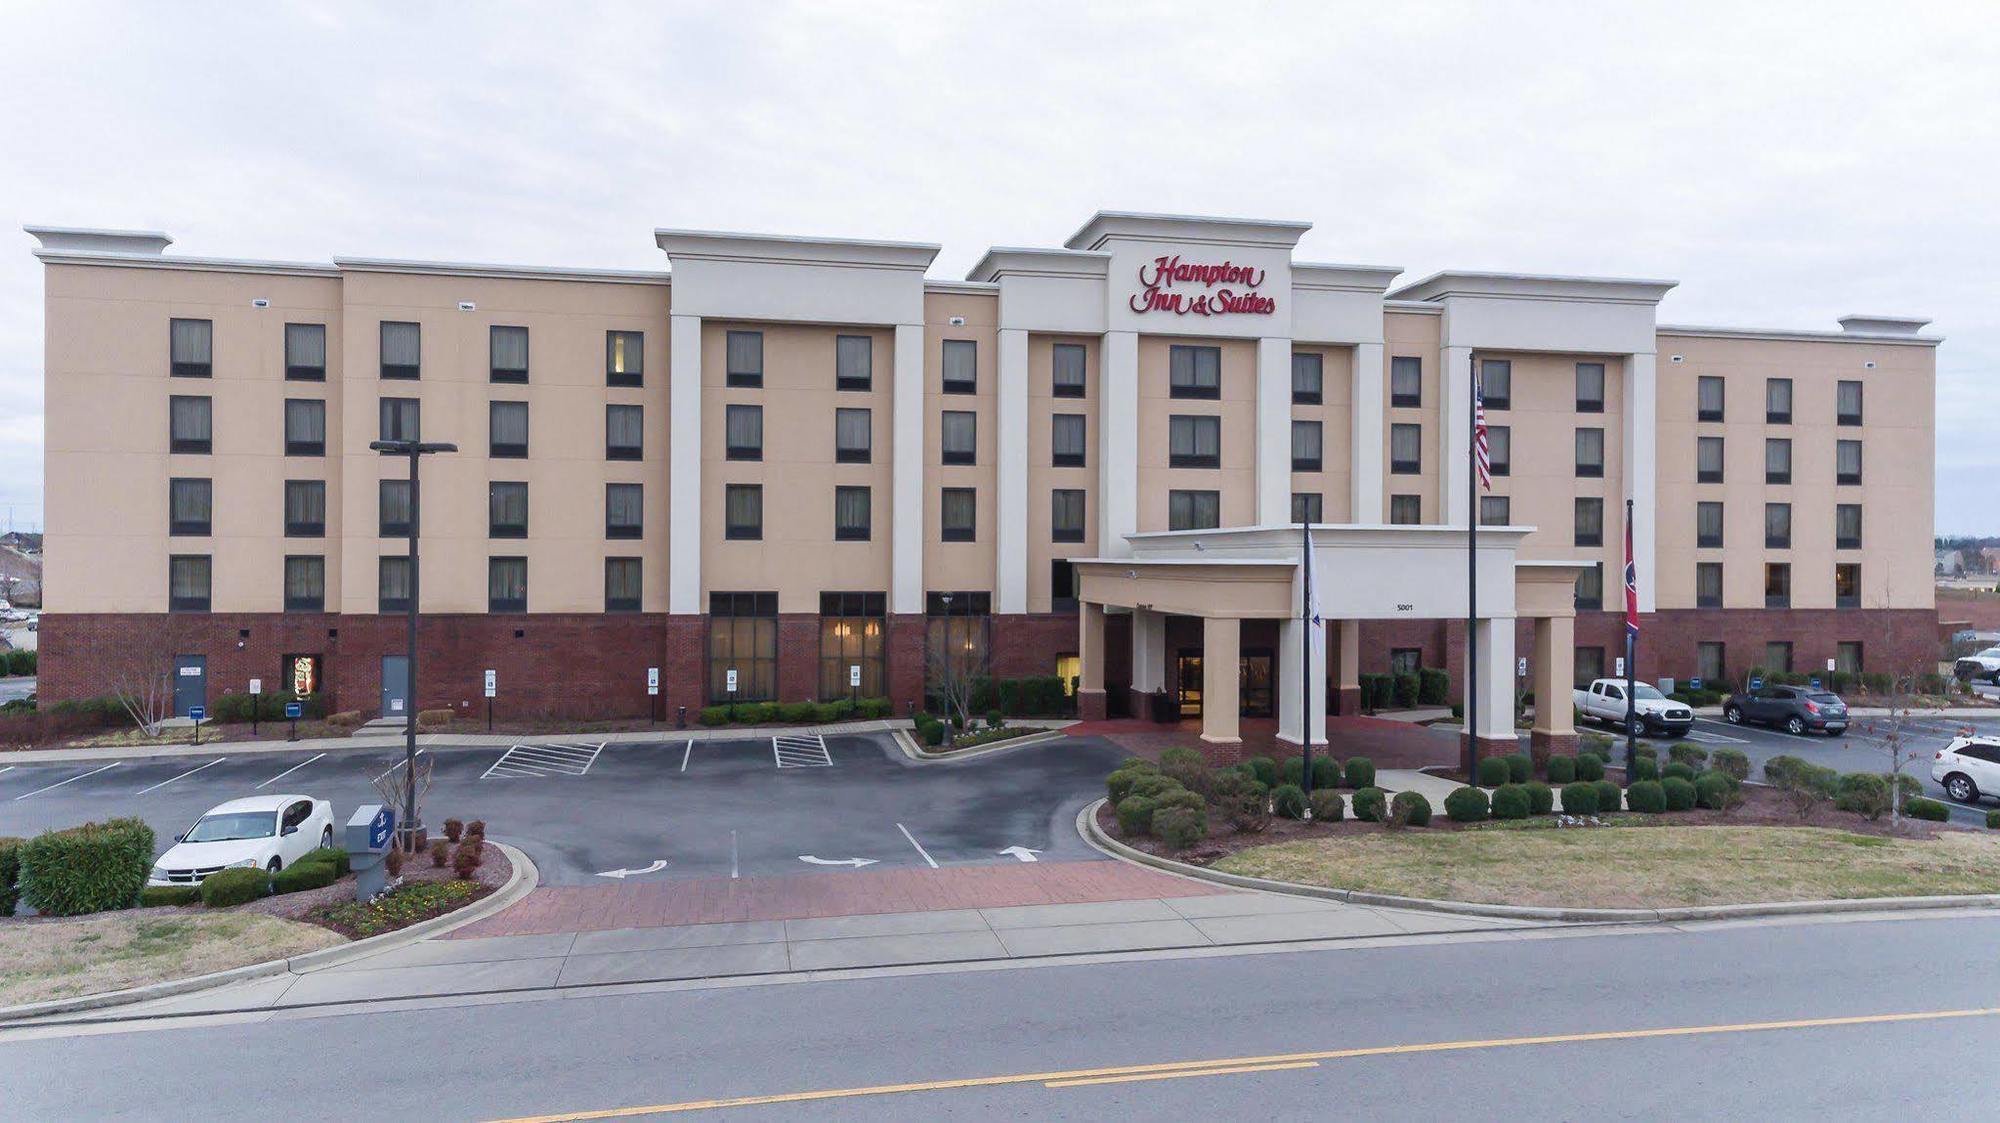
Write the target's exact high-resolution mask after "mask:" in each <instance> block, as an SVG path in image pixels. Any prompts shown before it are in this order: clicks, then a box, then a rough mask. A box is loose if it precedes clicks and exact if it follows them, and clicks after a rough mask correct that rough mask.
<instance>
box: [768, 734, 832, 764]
mask: <svg viewBox="0 0 2000 1123" xmlns="http://www.w3.org/2000/svg"><path fill="white" fill-rule="evenodd" d="M771 759H772V761H773V762H775V763H776V764H777V766H778V767H779V768H831V767H833V754H831V753H829V752H827V751H826V738H825V737H822V736H820V735H819V734H817V733H792V734H784V735H781V736H777V737H773V738H771Z"/></svg>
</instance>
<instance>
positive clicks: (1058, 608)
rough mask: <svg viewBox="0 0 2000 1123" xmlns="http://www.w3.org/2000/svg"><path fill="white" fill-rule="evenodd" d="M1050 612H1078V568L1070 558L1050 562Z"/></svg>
mask: <svg viewBox="0 0 2000 1123" xmlns="http://www.w3.org/2000/svg"><path fill="white" fill-rule="evenodd" d="M1049 611H1050V612H1075V611H1076V567H1075V566H1074V565H1071V564H1070V561H1069V559H1068V558H1055V559H1052V560H1051V561H1050V562H1049Z"/></svg>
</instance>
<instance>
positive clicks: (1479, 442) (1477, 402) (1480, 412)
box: [1472, 374, 1493, 491]
mask: <svg viewBox="0 0 2000 1123" xmlns="http://www.w3.org/2000/svg"><path fill="white" fill-rule="evenodd" d="M1472 456H1473V459H1474V460H1475V461H1477V462H1478V464H1479V487H1480V489H1481V490H1483V491H1492V490H1493V454H1492V453H1491V452H1490V451H1488V449H1487V447H1486V391H1485V389H1484V388H1483V387H1482V386H1481V385H1480V381H1479V376H1478V375H1477V374H1475V375H1473V376H1472Z"/></svg>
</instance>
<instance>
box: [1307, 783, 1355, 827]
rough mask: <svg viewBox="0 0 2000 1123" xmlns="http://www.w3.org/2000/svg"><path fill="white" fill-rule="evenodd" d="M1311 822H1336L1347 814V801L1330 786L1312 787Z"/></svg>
mask: <svg viewBox="0 0 2000 1123" xmlns="http://www.w3.org/2000/svg"><path fill="white" fill-rule="evenodd" d="M1308 802H1310V803H1311V804H1312V813H1313V822H1315V823H1338V822H1340V820H1341V819H1342V818H1344V817H1345V816H1346V815H1347V801H1346V800H1344V799H1342V798H1341V796H1340V793H1339V792H1337V791H1335V790H1333V789H1332V788H1314V789H1313V794H1312V798H1311V800H1309V801H1308Z"/></svg>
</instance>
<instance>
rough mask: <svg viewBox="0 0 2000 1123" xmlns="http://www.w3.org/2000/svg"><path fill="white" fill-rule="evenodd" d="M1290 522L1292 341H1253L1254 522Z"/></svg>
mask: <svg viewBox="0 0 2000 1123" xmlns="http://www.w3.org/2000/svg"><path fill="white" fill-rule="evenodd" d="M1291 519H1292V341H1291V340H1289V339H1260V340H1258V341H1257V522H1258V524H1260V525H1263V526H1283V525H1284V524H1285V523H1288V522H1290V521H1291Z"/></svg>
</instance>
